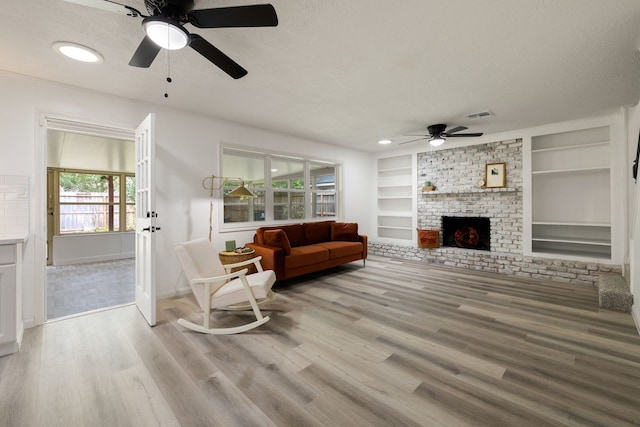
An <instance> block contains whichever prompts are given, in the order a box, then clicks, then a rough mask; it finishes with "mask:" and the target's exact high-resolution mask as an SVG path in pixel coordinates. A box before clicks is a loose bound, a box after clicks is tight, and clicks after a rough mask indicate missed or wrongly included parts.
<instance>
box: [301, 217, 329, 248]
mask: <svg viewBox="0 0 640 427" xmlns="http://www.w3.org/2000/svg"><path fill="white" fill-rule="evenodd" d="M334 222H335V221H321V222H305V223H304V224H302V227H303V228H304V236H305V238H306V239H307V245H312V244H314V243H320V242H328V241H329V240H331V224H333V223H334Z"/></svg>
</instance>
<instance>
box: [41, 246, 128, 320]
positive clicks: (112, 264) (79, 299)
mask: <svg viewBox="0 0 640 427" xmlns="http://www.w3.org/2000/svg"><path fill="white" fill-rule="evenodd" d="M134 300H135V258H129V259H122V260H115V261H105V262H94V263H87V264H76V265H63V266H58V267H53V266H50V267H47V320H51V319H55V318H58V317H63V316H69V315H72V314H78V313H84V312H86V311H91V310H96V309H99V308H107V307H112V306H114V305H120V304H126V303H130V302H133V301H134Z"/></svg>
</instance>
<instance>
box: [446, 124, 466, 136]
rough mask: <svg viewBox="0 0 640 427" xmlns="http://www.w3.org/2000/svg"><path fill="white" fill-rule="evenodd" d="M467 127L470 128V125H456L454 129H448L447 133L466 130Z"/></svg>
mask: <svg viewBox="0 0 640 427" xmlns="http://www.w3.org/2000/svg"><path fill="white" fill-rule="evenodd" d="M466 129H469V128H468V127H466V126H456V127H454V128H453V129H449V130H448V131H446V132H445V133H446V134H447V135H451V134H452V133H456V132H460V131H461V130H466Z"/></svg>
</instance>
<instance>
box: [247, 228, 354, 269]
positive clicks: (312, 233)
mask: <svg viewBox="0 0 640 427" xmlns="http://www.w3.org/2000/svg"><path fill="white" fill-rule="evenodd" d="M245 246H247V247H249V248H252V249H254V250H255V253H256V255H259V256H262V267H263V268H264V269H265V270H273V271H275V273H276V280H284V279H289V278H291V277H295V276H300V275H302V274H307V273H312V272H315V271H319V270H323V269H325V268H330V267H335V266H337V265H341V264H345V263H348V262H352V261H357V260H360V259H361V260H363V263H364V260H365V259H366V258H367V236H366V235H364V234H358V224H357V223H345V222H335V221H321V222H305V223H302V224H291V225H282V226H274V227H260V228H258V229H257V230H256V234H255V235H254V237H253V243H247V244H246V245H245Z"/></svg>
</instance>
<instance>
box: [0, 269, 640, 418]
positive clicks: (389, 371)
mask: <svg viewBox="0 0 640 427" xmlns="http://www.w3.org/2000/svg"><path fill="white" fill-rule="evenodd" d="M277 295H278V296H277V298H276V299H275V301H273V302H271V303H270V304H269V305H267V306H265V310H264V311H265V314H268V315H270V316H271V321H270V322H268V323H267V324H266V325H264V326H262V327H260V328H258V329H256V330H253V331H251V332H248V333H245V334H241V335H233V336H208V335H202V334H198V333H195V332H191V331H188V330H186V329H184V328H182V327H181V326H179V325H178V324H177V323H176V320H177V319H178V318H179V317H187V318H189V319H191V320H194V321H198V322H199V321H200V319H201V317H200V316H201V315H200V313H198V312H197V308H196V303H195V300H194V299H193V297H192V295H187V296H182V297H176V298H171V299H166V300H161V301H159V302H158V318H159V319H160V320H159V323H158V325H157V326H156V327H154V328H149V327H148V326H146V323H145V322H144V320H143V319H142V317H141V316H140V315H139V314H138V312H137V310H136V308H135V307H134V306H128V307H121V308H117V309H113V310H109V311H104V312H100V313H94V314H90V315H87V316H82V317H77V318H72V319H66V320H62V321H59V322H53V323H48V324H46V325H44V326H42V327H38V328H34V329H30V330H27V331H26V333H25V338H24V342H23V348H22V351H21V352H20V353H18V354H14V355H11V356H7V357H3V358H0V426H29V427H32V426H96V425H101V426H296V427H297V426H324V427H326V426H447V427H450V426H631V425H640V337H638V334H637V331H636V329H635V327H634V324H633V320H632V318H631V316H630V315H629V314H626V313H617V312H612V311H607V310H601V309H599V308H598V306H597V299H598V298H597V294H596V290H595V288H592V287H585V286H575V285H568V284H566V285H565V284H558V283H553V282H541V281H532V280H524V279H520V278H513V277H508V276H503V275H491V274H483V273H476V272H472V271H468V270H459V269H452V268H446V267H439V266H434V265H430V264H425V263H419V262H412V261H404V260H393V259H388V258H382V257H377V256H373V257H371V258H370V259H368V260H367V264H366V267H365V268H363V267H362V263H361V262H354V263H352V264H349V265H347V266H342V267H339V268H335V269H332V270H328V271H327V272H325V273H324V274H315V275H310V276H306V277H303V278H299V279H295V280H290V281H288V282H285V283H283V284H281V285H279V286H278V288H277ZM213 317H214V320H216V322H218V323H219V324H223V325H234V324H237V323H238V322H239V321H240V322H242V321H245V319H247V318H248V317H249V314H247V313H235V312H233V313H229V312H223V313H215V314H214V315H213Z"/></svg>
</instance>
